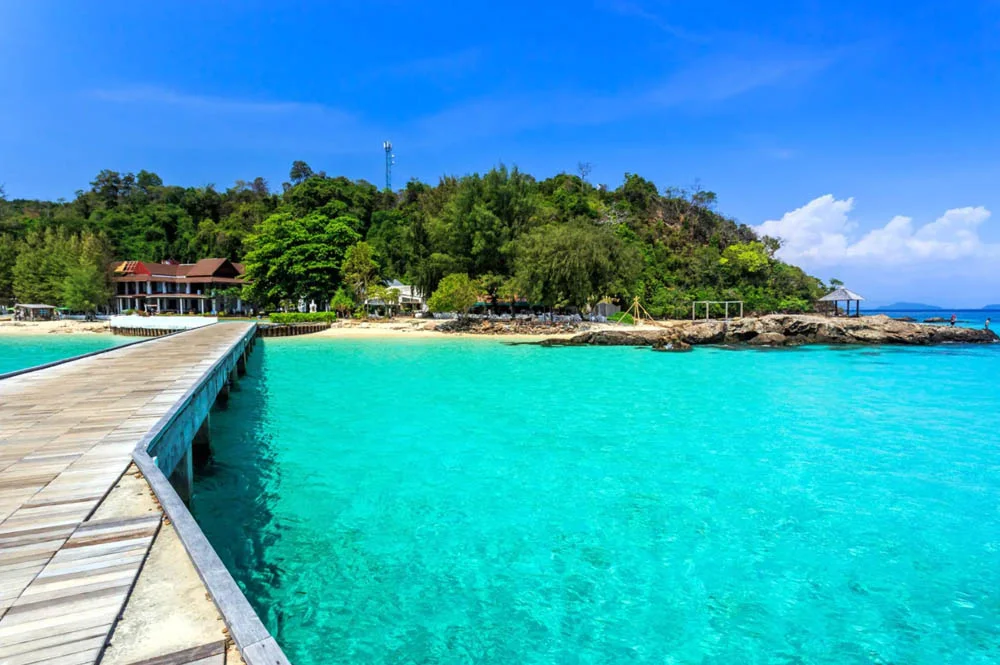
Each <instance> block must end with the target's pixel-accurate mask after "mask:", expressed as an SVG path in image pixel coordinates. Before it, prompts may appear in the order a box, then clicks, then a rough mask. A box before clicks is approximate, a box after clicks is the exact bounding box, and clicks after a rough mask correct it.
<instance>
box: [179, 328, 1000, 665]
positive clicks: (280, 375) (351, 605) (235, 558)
mask: <svg viewBox="0 0 1000 665" xmlns="http://www.w3.org/2000/svg"><path fill="white" fill-rule="evenodd" d="M249 369H250V371H249V374H248V376H247V377H246V378H244V379H243V380H242V381H241V383H240V390H239V391H238V392H234V393H233V395H232V399H231V401H230V406H229V408H228V409H227V410H225V411H219V412H217V413H215V414H213V423H212V434H213V437H214V441H213V445H214V450H215V458H214V461H213V462H212V463H211V464H210V465H209V466H208V467H207V468H205V469H203V471H202V475H201V476H200V479H199V481H198V483H197V486H196V493H195V497H194V511H195V514H196V517H197V518H198V521H199V522H200V523H201V525H202V526H203V528H204V529H205V531H206V533H207V534H208V537H209V538H210V540H211V541H212V543H213V544H214V546H215V547H216V549H217V550H218V551H219V554H220V555H221V556H222V558H223V559H224V561H225V562H226V564H227V565H228V566H229V568H230V570H231V571H232V572H233V574H234V576H235V577H236V579H237V580H238V582H239V583H240V585H241V586H242V587H243V588H244V590H245V591H246V593H247V596H248V597H249V599H250V601H251V602H252V603H253V605H254V606H255V607H256V609H257V611H258V612H259V614H260V615H261V617H262V618H263V620H264V622H265V623H266V624H267V626H268V628H269V629H270V630H271V631H272V632H273V634H274V635H275V636H276V638H277V639H278V641H279V642H280V643H281V645H282V646H283V648H284V649H285V651H286V653H287V654H288V656H289V657H290V659H291V661H292V662H293V663H295V664H296V665H319V664H321V663H324V664H325V663H497V664H501V663H502V664H509V663H537V664H555V663H560V664H561V663H572V664H584V663H588V664H589V663H595V664H596V663H657V664H663V663H671V664H673V663H677V664H679V663H698V664H702V665H704V664H710V663H712V664H714V663H718V664H720V665H721V664H726V665H729V664H742V663H746V664H758V663H759V664H765V663H767V664H771V663H838V664H840V663H907V664H927V665H931V664H933V665H938V664H940V663H963V664H973V663H982V664H985V663H996V662H998V661H1000V592H998V589H1000V409H998V404H1000V383H998V381H1000V348H996V347H988V348H987V347H961V346H950V347H938V348H926V349H904V348H838V349H833V348H822V347H807V348H802V349H796V350H773V351H762V350H728V349H722V348H699V349H696V350H695V351H694V352H692V353H687V354H664V353H654V352H652V351H649V350H645V349H641V350H640V349H632V348H554V349H545V348H539V347H534V346H508V345H506V344H504V343H502V342H500V341H496V340H476V339H473V340H454V339H453V340H398V341H397V340H316V339H312V340H310V339H302V338H300V339H287V340H283V339H277V340H266V341H265V342H264V343H263V344H260V345H258V347H257V349H256V350H255V351H254V354H253V357H252V361H251V363H250V368H249Z"/></svg>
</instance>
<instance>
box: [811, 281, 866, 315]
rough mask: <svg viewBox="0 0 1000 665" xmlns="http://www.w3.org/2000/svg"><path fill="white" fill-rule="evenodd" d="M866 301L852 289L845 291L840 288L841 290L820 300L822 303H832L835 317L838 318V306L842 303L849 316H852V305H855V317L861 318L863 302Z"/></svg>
mask: <svg viewBox="0 0 1000 665" xmlns="http://www.w3.org/2000/svg"><path fill="white" fill-rule="evenodd" d="M862 300H864V298H862V297H861V296H859V295H858V294H857V293H855V292H854V291H851V290H850V289H845V288H844V287H840V288H839V289H837V290H835V291H833V292H832V293H828V294H826V295H825V296H823V297H822V298H820V299H819V301H820V302H831V303H833V315H834V316H837V314H838V313H839V312H840V310H839V309H838V307H837V305H838V304H839V303H841V302H843V303H845V304H846V308H845V310H844V311H845V313H846V314H847V316H850V315H851V303H854V316H861V301H862Z"/></svg>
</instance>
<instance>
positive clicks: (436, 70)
mask: <svg viewBox="0 0 1000 665" xmlns="http://www.w3.org/2000/svg"><path fill="white" fill-rule="evenodd" d="M482 56H483V52H482V50H480V49H478V48H468V49H464V50H462V51H456V52H454V53H444V54H441V55H434V56H430V57H426V58H417V59H415V60H409V61H405V62H401V63H398V64H396V65H390V66H388V67H383V68H382V69H380V70H379V73H383V74H387V75H390V76H419V77H424V78H434V79H439V78H455V77H458V76H463V75H465V74H468V73H470V72H473V71H475V69H476V68H477V67H478V66H479V63H480V61H481V60H482Z"/></svg>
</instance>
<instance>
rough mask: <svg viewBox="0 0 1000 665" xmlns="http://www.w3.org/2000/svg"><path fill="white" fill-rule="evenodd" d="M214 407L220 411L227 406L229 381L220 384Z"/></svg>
mask: <svg viewBox="0 0 1000 665" xmlns="http://www.w3.org/2000/svg"><path fill="white" fill-rule="evenodd" d="M215 405H216V406H217V407H219V408H220V409H225V408H226V407H227V406H229V380H228V379H227V380H226V381H223V382H222V389H221V390H220V391H219V394H218V395H216V396H215Z"/></svg>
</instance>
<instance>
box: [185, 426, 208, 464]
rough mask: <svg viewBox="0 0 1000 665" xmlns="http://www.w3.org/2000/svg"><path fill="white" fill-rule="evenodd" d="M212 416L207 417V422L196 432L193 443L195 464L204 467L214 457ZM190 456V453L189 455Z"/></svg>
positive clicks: (192, 451) (192, 449)
mask: <svg viewBox="0 0 1000 665" xmlns="http://www.w3.org/2000/svg"><path fill="white" fill-rule="evenodd" d="M211 426H212V415H211V414H209V415H207V416H205V422H203V423H202V424H201V427H199V428H198V431H197V432H195V435H194V441H192V442H191V453H193V457H194V460H193V463H194V464H195V465H197V466H199V467H200V466H202V465H204V464H205V462H207V461H208V458H209V457H211V456H212V435H211ZM189 454H190V453H189Z"/></svg>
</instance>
